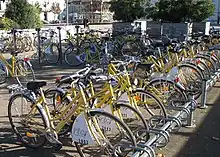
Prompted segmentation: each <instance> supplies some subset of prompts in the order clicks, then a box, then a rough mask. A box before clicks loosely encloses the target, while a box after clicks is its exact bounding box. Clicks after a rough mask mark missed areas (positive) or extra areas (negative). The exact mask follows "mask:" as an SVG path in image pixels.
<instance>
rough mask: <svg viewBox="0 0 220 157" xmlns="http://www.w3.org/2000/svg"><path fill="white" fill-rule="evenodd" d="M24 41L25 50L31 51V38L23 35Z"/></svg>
mask: <svg viewBox="0 0 220 157" xmlns="http://www.w3.org/2000/svg"><path fill="white" fill-rule="evenodd" d="M22 41H23V43H24V46H25V47H24V51H25V52H29V51H30V50H31V44H32V43H31V40H30V39H29V38H28V37H23V38H22Z"/></svg>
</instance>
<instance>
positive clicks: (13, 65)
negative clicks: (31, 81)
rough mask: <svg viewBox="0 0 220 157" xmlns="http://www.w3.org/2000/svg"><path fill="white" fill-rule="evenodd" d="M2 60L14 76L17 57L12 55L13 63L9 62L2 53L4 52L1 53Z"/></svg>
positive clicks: (0, 58) (0, 59)
mask: <svg viewBox="0 0 220 157" xmlns="http://www.w3.org/2000/svg"><path fill="white" fill-rule="evenodd" d="M0 61H2V62H3V64H5V66H6V68H7V69H8V71H9V74H10V75H11V76H14V74H15V63H16V58H15V56H14V55H12V58H11V61H12V64H10V63H8V61H7V60H6V58H5V57H4V56H3V55H2V53H0Z"/></svg>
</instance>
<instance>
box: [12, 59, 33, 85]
mask: <svg viewBox="0 0 220 157" xmlns="http://www.w3.org/2000/svg"><path fill="white" fill-rule="evenodd" d="M22 72H24V73H25V74H24V78H22V77H21V76H22ZM27 72H28V75H29V74H30V75H31V77H30V79H29V78H26V76H28V75H26V73H27ZM15 78H16V80H17V82H18V83H19V84H20V85H22V86H24V87H25V86H26V84H27V83H28V82H30V81H34V80H35V74H34V70H33V68H32V65H31V64H30V63H29V61H24V60H17V61H16V63H15Z"/></svg>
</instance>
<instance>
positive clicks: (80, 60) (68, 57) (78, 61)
mask: <svg viewBox="0 0 220 157" xmlns="http://www.w3.org/2000/svg"><path fill="white" fill-rule="evenodd" d="M78 51H80V53H81V50H78ZM77 54H78V53H77V48H74V47H68V48H67V49H66V51H65V52H64V59H65V62H66V63H67V64H68V65H70V66H80V65H82V64H84V63H85V62H86V54H79V55H77Z"/></svg>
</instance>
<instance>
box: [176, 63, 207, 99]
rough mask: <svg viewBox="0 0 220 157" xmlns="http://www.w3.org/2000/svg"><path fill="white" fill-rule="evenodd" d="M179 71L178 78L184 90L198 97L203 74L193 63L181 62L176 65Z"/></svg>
mask: <svg viewBox="0 0 220 157" xmlns="http://www.w3.org/2000/svg"><path fill="white" fill-rule="evenodd" d="M178 68H179V72H180V73H181V77H180V80H181V82H182V83H183V85H184V87H185V88H186V92H187V93H189V94H190V95H194V97H195V99H198V98H199V97H200V95H201V94H202V80H203V78H204V75H203V74H202V73H201V72H200V70H199V69H198V68H196V67H195V66H193V65H189V64H183V65H180V66H178Z"/></svg>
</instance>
